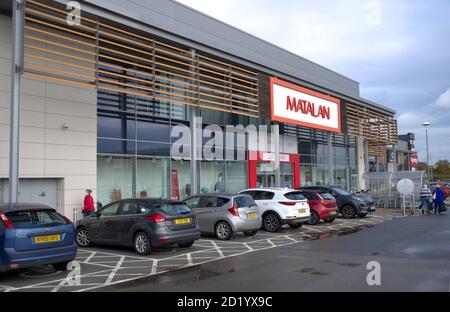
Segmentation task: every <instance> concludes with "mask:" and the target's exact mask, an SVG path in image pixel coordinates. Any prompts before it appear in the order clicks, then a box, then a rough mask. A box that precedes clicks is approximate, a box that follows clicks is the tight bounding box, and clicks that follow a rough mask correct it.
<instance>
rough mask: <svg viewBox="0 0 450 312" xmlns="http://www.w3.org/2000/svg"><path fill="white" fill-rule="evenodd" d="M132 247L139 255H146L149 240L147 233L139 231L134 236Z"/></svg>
mask: <svg viewBox="0 0 450 312" xmlns="http://www.w3.org/2000/svg"><path fill="white" fill-rule="evenodd" d="M134 249H135V250H136V253H137V254H139V255H148V254H149V253H150V250H151V248H150V240H149V238H148V236H147V234H145V233H143V232H140V233H138V234H136V236H135V237H134Z"/></svg>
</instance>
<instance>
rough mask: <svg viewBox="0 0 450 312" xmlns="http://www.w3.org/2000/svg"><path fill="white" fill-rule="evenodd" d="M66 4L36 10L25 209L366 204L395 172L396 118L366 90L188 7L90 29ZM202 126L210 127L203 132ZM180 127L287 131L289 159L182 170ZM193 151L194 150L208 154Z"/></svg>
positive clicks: (7, 30)
mask: <svg viewBox="0 0 450 312" xmlns="http://www.w3.org/2000/svg"><path fill="white" fill-rule="evenodd" d="M5 2H10V1H3V2H2V5H1V6H2V7H0V13H1V14H0V71H1V72H0V110H1V111H0V178H2V181H1V185H0V189H1V193H0V194H3V200H6V199H7V198H6V194H7V187H8V183H7V179H8V157H9V156H8V155H9V153H8V150H9V122H10V121H9V107H10V95H9V92H10V72H11V70H10V55H11V52H10V51H11V17H10V15H11V14H10V11H11V5H10V4H8V3H5ZM3 3H5V4H3ZM65 3H66V1H45V0H27V1H26V9H25V38H24V42H25V45H24V51H25V67H24V75H23V79H22V98H21V123H20V125H21V127H20V142H21V144H20V177H21V188H20V196H19V197H20V200H22V201H42V202H46V203H49V204H52V205H54V206H56V207H57V208H58V209H59V210H60V211H62V212H64V213H65V214H66V215H69V216H71V215H72V212H73V210H74V209H78V210H79V209H80V207H81V203H82V200H83V190H84V189H86V188H91V189H93V190H94V196H95V197H96V200H97V201H98V202H100V203H102V204H103V205H104V204H106V203H108V202H111V201H113V200H115V199H119V198H129V197H147V196H148V197H172V198H183V197H185V196H186V195H188V194H192V193H196V192H213V191H217V190H220V191H229V192H236V191H238V190H240V189H243V188H245V187H248V186H261V185H265V186H276V185H279V186H291V187H298V186H301V185H312V184H335V185H339V186H342V187H344V188H347V189H352V190H358V189H364V188H365V182H364V173H365V172H366V171H367V170H369V159H375V161H376V162H380V163H386V155H387V153H386V146H387V145H393V144H396V143H397V122H396V119H395V111H393V110H392V109H389V108H387V107H384V106H382V105H379V104H376V103H373V102H371V101H368V100H366V99H363V98H362V97H361V96H360V94H359V84H358V82H356V81H354V80H351V79H349V78H347V77H344V76H342V75H340V74H338V73H336V72H333V71H331V70H329V69H327V68H324V67H322V66H320V65H318V64H315V63H313V62H310V61H308V60H306V59H303V58H301V57H299V56H297V55H294V54H292V53H290V52H288V51H286V50H283V49H281V48H278V47H276V46H274V45H272V44H270V43H268V42H265V41H263V40H260V39H258V38H255V37H253V36H252V35H249V34H247V33H245V32H242V31H240V30H238V29H236V28H233V27H231V26H229V25H226V24H224V23H222V22H220V21H217V20H215V19H213V18H211V17H208V16H206V15H204V14H202V13H199V12H197V11H195V10H192V9H190V8H188V7H186V6H183V5H181V4H179V3H177V2H174V1H168V0H155V1H144V0H135V1H126V0H112V1H103V0H86V1H80V4H81V19H80V23H77V20H76V18H74V15H73V14H75V13H74V11H73V9H67V7H66V5H65ZM69 13H72V15H68V14H69ZM75 17H76V16H75ZM355 66H357V64H355ZM198 117H201V118H202V119H201V120H202V125H201V126H199V127H196V126H195V123H193V122H192V121H193V120H194V118H198ZM180 125H184V126H186V127H187V128H189V129H191V130H192V131H193V133H197V132H198V131H200V132H203V131H202V130H203V129H205V128H206V127H208V125H218V126H219V127H220V128H221V129H223V130H224V129H225V128H226V126H227V125H233V126H234V125H241V126H243V127H248V126H249V125H254V126H256V127H259V126H260V125H267V126H271V125H279V131H278V132H277V134H276V135H273V136H272V135H271V137H272V138H274V139H273V142H271V143H273V144H276V146H278V147H277V148H275V152H274V151H271V150H260V151H259V152H261V153H257V156H256V158H251V157H250V156H249V155H250V154H251V153H252V152H254V151H249V150H248V148H246V150H245V155H246V158H244V159H237V157H236V159H220V158H217V159H215V160H205V159H201V158H202V157H201V156H202V153H201V149H200V152H199V151H198V149H193V148H191V150H190V154H189V155H191V156H192V155H195V156H196V157H198V158H200V159H198V160H195V161H192V158H190V156H189V157H187V158H184V159H177V158H174V157H172V156H173V151H174V149H173V147H174V146H173V144H174V142H176V141H177V140H178V139H179V138H177V137H173V129H174V128H175V127H177V126H180ZM269 129H270V127H269ZM194 137H195V138H196V137H197V136H195V135H193V136H192V138H191V139H190V143H192V144H193V146H202V143H207V141H208V140H207V138H206V139H205V138H203V141H202V140H201V139H200V140H199V141H197V140H196V139H193V138H194ZM233 140H234V139H233ZM224 142H225V146H230V143H231V142H229V141H227V138H224ZM225 150H226V148H225ZM225 152H226V151H224V153H225ZM237 152H238V151H237ZM196 157H194V159H196ZM278 161H279V163H280V167H279V169H276V168H277V166H274V164H276V163H278ZM1 198H2V196H0V199H1Z"/></svg>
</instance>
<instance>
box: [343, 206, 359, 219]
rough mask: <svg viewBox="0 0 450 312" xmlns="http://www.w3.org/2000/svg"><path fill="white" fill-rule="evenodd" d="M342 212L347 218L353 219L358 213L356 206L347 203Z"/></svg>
mask: <svg viewBox="0 0 450 312" xmlns="http://www.w3.org/2000/svg"><path fill="white" fill-rule="evenodd" d="M341 213H342V216H343V217H344V218H345V219H353V218H354V217H355V215H356V211H355V208H353V207H352V206H350V205H345V206H344V207H342V209H341Z"/></svg>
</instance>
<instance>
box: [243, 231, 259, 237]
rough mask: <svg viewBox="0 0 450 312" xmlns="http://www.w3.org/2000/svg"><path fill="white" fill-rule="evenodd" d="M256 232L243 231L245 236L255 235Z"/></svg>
mask: <svg viewBox="0 0 450 312" xmlns="http://www.w3.org/2000/svg"><path fill="white" fill-rule="evenodd" d="M256 233H258V231H257V230H254V231H244V235H245V236H255V235H256Z"/></svg>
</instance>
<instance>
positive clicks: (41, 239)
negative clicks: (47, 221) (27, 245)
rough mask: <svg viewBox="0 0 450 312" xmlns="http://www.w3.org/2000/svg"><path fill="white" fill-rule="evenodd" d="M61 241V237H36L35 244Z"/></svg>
mask: <svg viewBox="0 0 450 312" xmlns="http://www.w3.org/2000/svg"><path fill="white" fill-rule="evenodd" d="M60 240H61V235H59V234H58V235H46V236H36V237H35V238H34V242H35V243H36V244H45V243H53V242H59V241H60Z"/></svg>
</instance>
